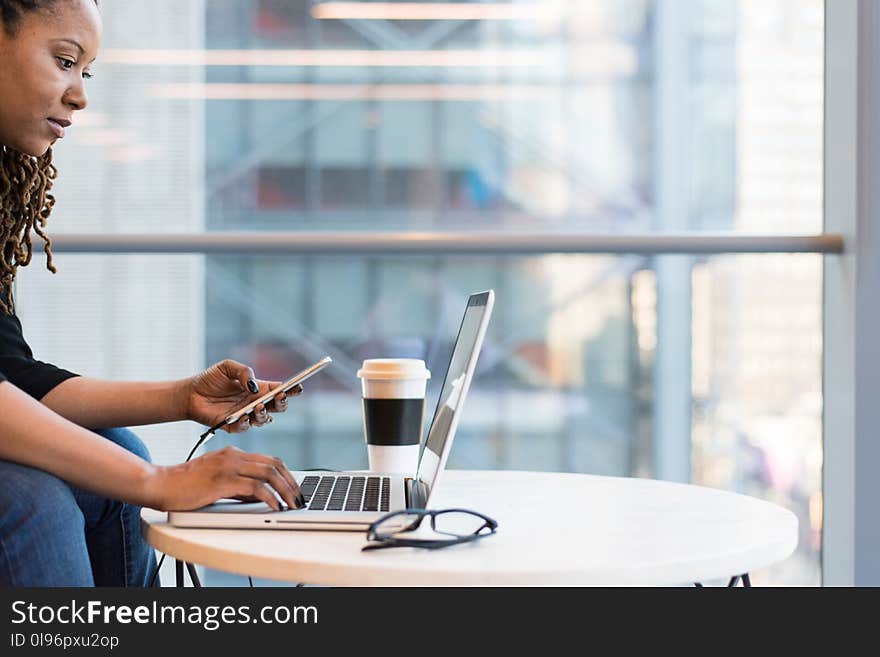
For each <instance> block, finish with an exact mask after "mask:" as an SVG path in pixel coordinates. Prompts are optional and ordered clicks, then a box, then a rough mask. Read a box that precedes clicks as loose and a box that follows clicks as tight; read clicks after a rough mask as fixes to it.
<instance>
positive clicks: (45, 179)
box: [0, 0, 98, 315]
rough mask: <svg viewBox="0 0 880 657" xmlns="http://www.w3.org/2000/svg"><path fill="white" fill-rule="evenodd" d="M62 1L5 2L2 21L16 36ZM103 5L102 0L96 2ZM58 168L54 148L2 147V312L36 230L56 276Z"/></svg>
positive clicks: (0, 3) (1, 1) (7, 309)
mask: <svg viewBox="0 0 880 657" xmlns="http://www.w3.org/2000/svg"><path fill="white" fill-rule="evenodd" d="M56 2H58V0H0V25H2V28H3V30H4V31H5V32H6V34H8V35H9V36H11V37H14V36H15V35H16V34H17V33H18V30H19V28H20V27H21V20H22V18H23V17H24V16H25V14H29V13H31V12H34V11H41V10H48V9H51V7H52V6H53V5H54V4H55V3H56ZM95 4H96V5H97V4H98V0H95ZM57 177H58V170H57V169H56V168H55V167H54V166H53V164H52V149H51V148H49V149H48V150H47V151H46V152H45V153H44V154H43V155H41V156H39V157H33V156H30V155H26V154H24V153H20V152H18V151H16V150H14V149H12V148H8V147H6V146H2V145H0V247H2V249H0V311H2V312H3V313H5V314H7V315H11V314H12V313H13V312H15V307H14V304H13V301H12V282H13V281H14V280H15V274H16V272H17V271H18V268H19V267H24V266H26V265H28V264H29V263H30V261H31V257H32V256H33V245H32V244H31V231H32V230H33V232H35V233H36V234H37V235H39V236H40V237H42V238H43V240H44V242H45V247H44V251H45V252H46V267H47V268H48V269H49V271H51V272H52V273H53V274H54V273H55V272H56V271H57V270H56V269H55V265H53V264H52V242H51V241H50V240H49V238H48V237H47V236H46V234H45V233H44V232H43V228H45V227H46V221H47V220H48V219H49V214H50V213H51V212H52V206H53V205H55V197H54V196H52V194H50V193H49V190H50V189H52V181H53V180H55V178H57Z"/></svg>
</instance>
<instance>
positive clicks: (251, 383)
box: [248, 379, 260, 394]
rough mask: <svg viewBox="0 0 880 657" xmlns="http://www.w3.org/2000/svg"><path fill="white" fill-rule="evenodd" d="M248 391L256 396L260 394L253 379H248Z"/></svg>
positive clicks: (258, 387)
mask: <svg viewBox="0 0 880 657" xmlns="http://www.w3.org/2000/svg"><path fill="white" fill-rule="evenodd" d="M248 390H250V391H251V392H252V393H254V394H257V393H258V392H260V386H258V385H257V382H256V381H254V380H253V379H248Z"/></svg>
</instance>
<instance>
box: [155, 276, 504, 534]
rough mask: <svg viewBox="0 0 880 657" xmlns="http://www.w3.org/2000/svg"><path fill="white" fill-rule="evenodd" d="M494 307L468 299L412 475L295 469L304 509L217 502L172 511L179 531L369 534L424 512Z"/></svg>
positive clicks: (482, 299) (490, 298) (491, 298)
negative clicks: (403, 514)
mask: <svg viewBox="0 0 880 657" xmlns="http://www.w3.org/2000/svg"><path fill="white" fill-rule="evenodd" d="M494 302H495V293H494V292H493V291H492V290H488V291H486V292H480V293H477V294H472V295H471V296H470V297H469V298H468V302H467V306H466V308H465V312H464V317H463V318H462V321H461V326H460V328H459V330H458V338H457V339H456V341H455V346H454V348H453V350H452V357H451V358H450V360H449V366H448V367H447V369H446V376H445V377H444V379H443V388H442V389H441V392H440V398H439V400H438V401H437V408H436V410H435V411H434V418H433V420H432V421H431V428H430V429H429V430H428V436H427V439H426V440H425V445H424V447H423V448H422V453H421V455H420V457H419V465H418V470H417V472H416V475H415V477H412V476H407V475H404V474H399V473H373V472H333V471H300V472H297V471H292V474H293V476H294V478H295V479H296V480H297V481H298V482H299V485H300V489H301V490H302V494H303V497H304V498H305V500H306V506H305V507H304V508H302V509H286V510H283V511H273V510H272V509H270V508H269V506H268V505H267V504H265V503H264V502H239V501H237V500H220V501H218V502H216V503H214V504H211V505H208V506H206V507H202V508H201V509H196V510H194V511H171V512H169V513H168V522H169V524H171V525H174V526H176V527H216V528H225V529H231V528H243V529H321V530H340V531H364V530H366V529H367V527H369V525H370V524H371V523H372V522H374V521H375V520H377V519H379V518H380V517H382V516H383V515H385V514H386V513H390V512H393V511H399V510H401V509H426V508H428V504H429V502H430V500H431V497H432V495H433V494H434V492H435V491H436V490H437V485H438V484H439V481H440V478H441V474H442V473H443V470H444V468H445V467H446V460H447V458H448V457H449V450H450V449H451V448H452V439H453V438H454V437H455V430H456V427H457V426H458V421H459V418H460V417H461V410H462V407H463V406H464V400H465V397H466V396H467V393H468V388H469V386H470V382H471V379H472V378H473V376H474V369H475V368H476V365H477V357H478V356H479V354H480V348H481V347H482V344H483V338H484V337H485V335H486V327H487V326H488V325H489V317H490V316H491V314H492V307H493V305H494Z"/></svg>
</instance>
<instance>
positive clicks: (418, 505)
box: [405, 477, 428, 509]
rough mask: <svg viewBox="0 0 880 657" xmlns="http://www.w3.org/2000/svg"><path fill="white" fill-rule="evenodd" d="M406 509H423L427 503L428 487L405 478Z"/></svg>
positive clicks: (423, 483) (415, 480)
mask: <svg viewBox="0 0 880 657" xmlns="http://www.w3.org/2000/svg"><path fill="white" fill-rule="evenodd" d="M405 494H406V508H408V509H424V508H425V503H426V502H427V501H428V487H427V485H425V482H423V481H420V480H418V479H412V478H410V477H407V478H406V487H405Z"/></svg>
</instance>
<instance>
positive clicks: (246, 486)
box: [235, 475, 281, 511]
mask: <svg viewBox="0 0 880 657" xmlns="http://www.w3.org/2000/svg"><path fill="white" fill-rule="evenodd" d="M235 494H236V495H250V496H252V497H256V498H257V499H259V500H261V501H263V502H265V503H266V504H268V505H269V507H270V508H272V509H274V510H275V511H281V502H279V501H278V498H277V497H275V495H274V494H273V493H272V491H271V490H269V487H268V486H266V484H264V483H262V482H261V481H259V480H257V479H254V478H253V477H248V476H244V475H243V476H240V477H238V478H237V479H236V482H235Z"/></svg>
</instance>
